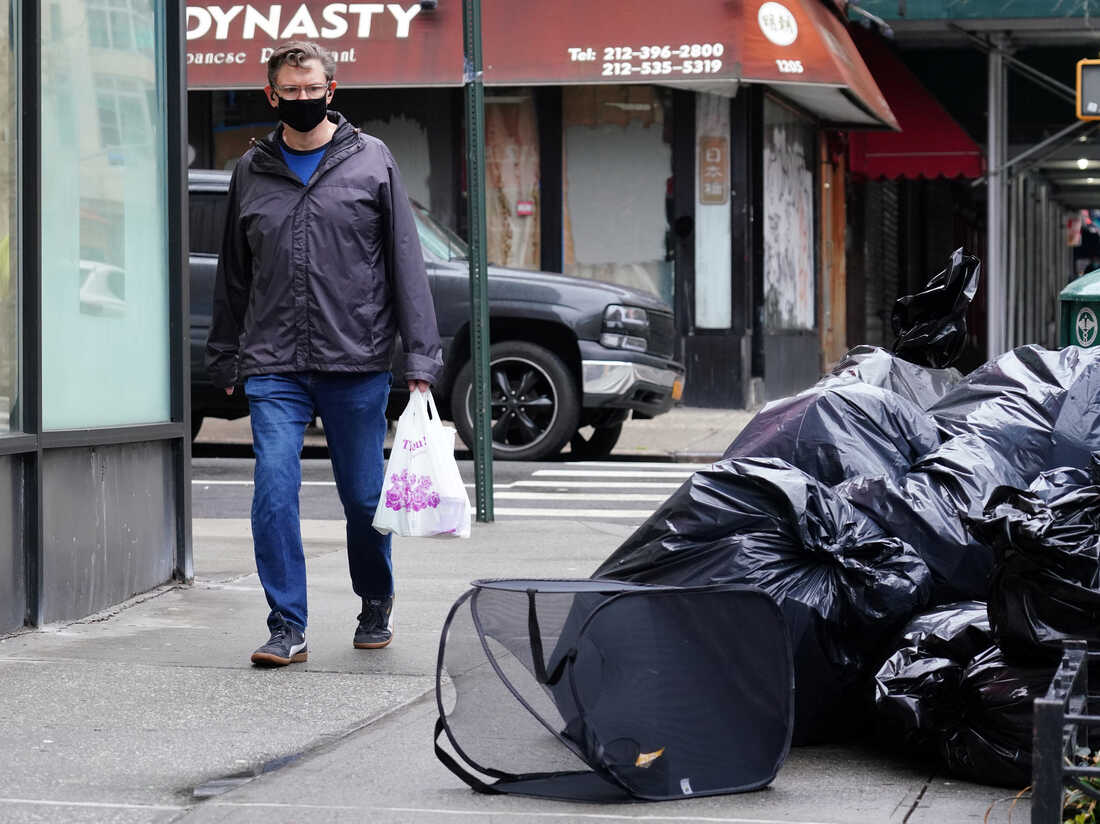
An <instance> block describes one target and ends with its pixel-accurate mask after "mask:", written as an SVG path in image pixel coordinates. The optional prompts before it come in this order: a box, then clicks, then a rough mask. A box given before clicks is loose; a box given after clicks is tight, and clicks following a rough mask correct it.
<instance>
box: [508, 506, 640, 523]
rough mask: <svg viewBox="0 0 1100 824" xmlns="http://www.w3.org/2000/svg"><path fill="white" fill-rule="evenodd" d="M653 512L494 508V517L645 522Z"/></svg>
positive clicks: (634, 510)
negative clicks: (617, 519) (605, 519)
mask: <svg viewBox="0 0 1100 824" xmlns="http://www.w3.org/2000/svg"><path fill="white" fill-rule="evenodd" d="M652 514H653V510H650V509H540V508H533V507H532V508H528V507H498V506H494V507H493V516H494V517H498V516H500V515H504V516H515V517H523V518H633V519H634V520H640V521H644V520H645V519H646V518H648V517H649V516H650V515H652Z"/></svg>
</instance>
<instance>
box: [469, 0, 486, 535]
mask: <svg viewBox="0 0 1100 824" xmlns="http://www.w3.org/2000/svg"><path fill="white" fill-rule="evenodd" d="M462 33H463V43H464V49H463V51H464V54H465V57H466V67H465V81H466V190H467V193H468V195H469V199H468V208H469V221H470V357H471V359H472V360H473V365H474V386H473V389H474V443H473V444H471V446H472V447H473V450H474V497H475V499H476V502H477V519H478V521H479V522H481V523H489V522H491V521H492V520H493V438H492V432H491V430H490V422H491V417H490V414H489V278H488V264H487V263H486V260H485V86H484V85H483V83H482V76H481V0H463V3H462Z"/></svg>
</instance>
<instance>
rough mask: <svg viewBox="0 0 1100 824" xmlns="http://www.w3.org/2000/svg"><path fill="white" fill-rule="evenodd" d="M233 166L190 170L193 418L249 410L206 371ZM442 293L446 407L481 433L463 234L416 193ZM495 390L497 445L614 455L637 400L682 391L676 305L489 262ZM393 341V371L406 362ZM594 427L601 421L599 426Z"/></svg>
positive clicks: (519, 454) (545, 452)
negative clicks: (421, 202)
mask: <svg viewBox="0 0 1100 824" xmlns="http://www.w3.org/2000/svg"><path fill="white" fill-rule="evenodd" d="M228 189H229V173H228V172H221V171H192V172H191V173H190V191H191V206H190V219H191V227H190V232H191V234H190V237H191V256H190V269H191V421H192V435H194V434H197V433H198V430H199V427H200V426H201V425H202V420H203V418H205V417H214V418H229V419H233V418H239V417H243V416H245V415H247V414H248V405H247V401H246V400H245V398H244V397H243V394H244V393H242V392H235V393H233V395H226V394H225V392H224V391H222V390H220V389H216V388H215V387H214V386H213V385H212V384H211V383H210V380H209V378H208V377H207V375H206V369H205V367H204V365H203V355H204V351H205V347H206V336H207V333H208V331H209V329H210V311H211V303H212V298H213V293H214V276H215V272H216V270H217V263H218V258H217V255H218V251H219V250H220V248H221V236H222V230H223V227H224V225H225V214H226V193H227V191H228ZM413 210H414V213H415V216H416V223H417V229H418V230H419V233H420V243H421V246H422V247H423V250H424V261H425V264H426V266H427V270H428V278H429V280H430V282H431V290H432V296H433V298H434V299H435V311H436V317H437V318H438V322H439V334H440V337H441V339H442V342H443V350H444V355H443V357H444V364H445V369H444V373H443V376H442V378H441V379H440V381H439V383H438V384H437V385H436V386H434V387H433V390H432V391H433V393H434V394H435V397H436V401H437V403H438V405H439V408H440V412H441V414H442V415H443V416H444V417H447V416H449V419H451V420H453V421H454V423H455V427H456V429H457V430H458V433H459V435H460V436H461V438H462V440H463V441H464V442H466V443H467V444H470V443H473V422H472V421H473V414H472V407H473V392H472V379H473V369H472V365H471V363H470V287H469V263H468V261H467V257H466V255H467V251H466V244H465V243H464V242H463V241H462V239H461V238H459V237H458V236H457V235H455V234H454V233H453V232H451V231H450V230H449V229H447V228H446V227H445V226H443V225H442V224H441V223H439V222H438V221H437V220H435V219H434V218H433V217H432V216H431V215H430V214H429V213H428V212H427V210H425V209H424V208H423V207H422V206H420V205H419V204H417V203H415V202H414V203H413ZM489 315H490V343H491V347H490V350H489V352H490V356H489V357H490V378H489V382H490V390H491V406H492V430H493V456H494V458H498V459H505V460H508V459H511V460H539V459H542V458H545V457H548V456H551V455H555V454H557V453H558V452H559V451H560V450H561V449H562V448H564V447H565V445H566V444H570V445H571V449H572V451H573V453H574V454H575V455H577V456H578V457H602V456H604V455H607V454H608V453H609V452H610V451H611V449H612V447H613V446H614V445H615V443H616V441H617V440H618V438H619V433H620V432H621V430H622V425H623V422H624V421H625V420H627V418H628V417H630V414H631V412H633V414H634V417H637V418H651V417H653V416H654V415H659V414H661V413H662V412H666V411H668V409H669V407H670V406H672V404H673V403H674V402H676V401H678V400H679V398H680V396H681V393H682V391H683V375H684V370H683V367H682V366H681V365H680V364H679V363H677V362H676V361H675V360H674V359H673V353H674V351H675V342H676V334H675V328H674V325H673V319H672V311H671V309H670V308H669V306H668V305H667V304H666V303H664V302H662V301H661V300H659V299H658V298H656V297H654V296H652V295H648V294H646V293H644V292H638V291H634V290H631V289H627V288H624V287H621V286H616V285H613V284H608V283H600V282H597V281H592V280H584V279H581V278H574V277H569V276H566V275H559V274H551V273H548V272H530V271H525V270H516V269H504V268H501V267H498V266H490V267H489ZM403 359H404V356H403V353H402V352H401V348H400V346H398V347H396V354H395V356H394V363H393V370H394V374H395V375H397V376H400V375H401V373H402V371H403V364H402V362H403ZM407 398H408V390H407V389H406V387H405V386H404V383H403V382H402V381H400V380H397V381H395V382H394V385H393V391H392V392H391V395H390V406H389V409H388V410H387V414H388V415H389V416H390V417H391V418H396V417H397V416H398V415H399V414H400V412H401V410H402V409H403V408H404V406H405V403H406V401H407ZM586 427H592V429H591V434H590V435H589V434H587V433H588V431H589V430H588V429H586Z"/></svg>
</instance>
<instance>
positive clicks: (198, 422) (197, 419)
mask: <svg viewBox="0 0 1100 824" xmlns="http://www.w3.org/2000/svg"><path fill="white" fill-rule="evenodd" d="M200 429H202V415H196V414H195V413H194V412H192V413H191V440H195V438H197V437H198V436H199V430H200Z"/></svg>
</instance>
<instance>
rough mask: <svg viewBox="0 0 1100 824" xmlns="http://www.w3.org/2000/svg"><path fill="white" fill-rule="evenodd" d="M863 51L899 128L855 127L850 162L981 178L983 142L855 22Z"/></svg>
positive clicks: (878, 173) (880, 169)
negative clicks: (869, 129)
mask: <svg viewBox="0 0 1100 824" xmlns="http://www.w3.org/2000/svg"><path fill="white" fill-rule="evenodd" d="M852 32H853V36H854V38H855V41H856V44H857V45H858V46H859V51H860V54H862V55H863V59H864V60H865V61H866V63H867V66H868V67H869V68H870V69H871V71H872V72H873V73H874V76H875V78H876V79H877V80H878V84H879V88H881V89H882V92H883V94H885V95H886V99H887V100H888V101H889V103H890V107H891V109H893V111H894V114H896V115H897V118H898V122H899V124H900V125H901V131H900V132H874V133H858V132H853V133H852V134H850V135H849V138H848V158H849V168H850V169H851V171H852V172H853V173H854V174H859V175H865V176H866V177H869V178H874V179H880V178H899V177H904V178H918V177H923V178H936V177H947V178H955V177H968V178H977V177H981V176H982V175H983V174H984V173H985V162H984V158H983V156H982V149H981V147H980V146H979V145H978V144H977V143H975V142H974V140H973V139H972V138H971V137H970V135H968V134H967V133H966V131H965V130H964V129H963V127H962V126H960V125H959V124H958V123H957V122H955V120H954V119H953V118H952V117H951V115H949V114H948V113H947V112H946V111H945V110H944V108H943V106H941V105H940V103H939V101H938V100H936V98H934V97H933V96H932V95H931V93H930V92H929V91H928V90H927V89H925V88H924V86H922V85H921V83H920V81H919V80H918V79H917V78H916V76H915V75H914V74H913V73H912V72H911V71H909V69H908V68H906V66H905V64H904V63H902V62H901V60H899V59H898V58H897V56H896V55H895V54H894V53H893V51H891V49H890V48H889V46H888V45H887V44H886V42H885V41H884V40H883V38H882V37H881V36H879V35H878V34H875V33H873V32H870V31H867V30H865V29H861V28H859V27H855V28H853V30H852Z"/></svg>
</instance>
